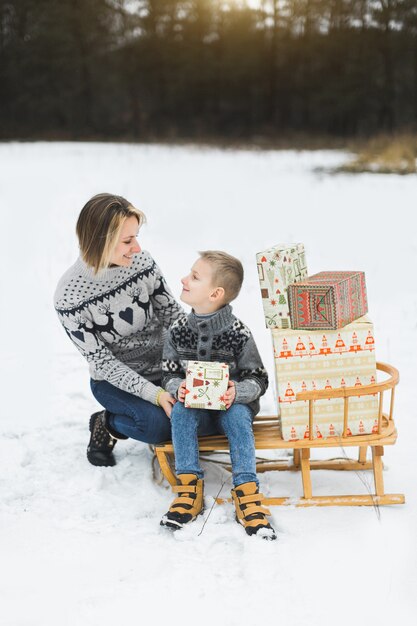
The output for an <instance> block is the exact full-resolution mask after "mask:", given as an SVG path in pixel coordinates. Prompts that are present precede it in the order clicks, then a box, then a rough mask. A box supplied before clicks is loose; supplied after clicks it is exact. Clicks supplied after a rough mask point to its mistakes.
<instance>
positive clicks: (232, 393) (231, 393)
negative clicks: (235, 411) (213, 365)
mask: <svg viewBox="0 0 417 626" xmlns="http://www.w3.org/2000/svg"><path fill="white" fill-rule="evenodd" d="M235 398H236V387H235V383H234V382H233V380H229V383H228V385H227V391H226V393H225V394H224V403H225V405H226V409H230V407H231V406H232V404H233V402H234V401H235Z"/></svg>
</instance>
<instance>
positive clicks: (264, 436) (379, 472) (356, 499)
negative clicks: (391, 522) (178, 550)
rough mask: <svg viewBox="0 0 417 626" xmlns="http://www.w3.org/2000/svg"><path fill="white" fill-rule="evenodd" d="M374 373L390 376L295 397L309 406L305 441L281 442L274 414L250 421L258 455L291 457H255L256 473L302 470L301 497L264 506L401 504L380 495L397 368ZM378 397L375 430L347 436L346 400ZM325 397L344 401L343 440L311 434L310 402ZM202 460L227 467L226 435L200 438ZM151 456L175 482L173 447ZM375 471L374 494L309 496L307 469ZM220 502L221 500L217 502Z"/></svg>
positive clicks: (393, 433)
mask: <svg viewBox="0 0 417 626" xmlns="http://www.w3.org/2000/svg"><path fill="white" fill-rule="evenodd" d="M377 370H378V371H379V372H380V373H384V374H387V375H388V378H386V379H385V380H384V381H383V382H379V383H374V384H371V385H367V386H362V387H360V388H358V387H343V388H338V389H322V390H316V391H304V392H301V393H297V396H296V400H306V401H308V403H309V438H308V439H298V440H295V441H285V440H284V439H283V438H282V437H281V434H280V428H279V418H278V416H267V415H258V416H257V417H256V418H255V421H254V434H255V446H256V450H257V451H261V450H281V449H283V450H288V451H289V452H290V451H291V450H292V451H293V452H292V456H290V457H289V458H284V459H278V460H269V459H260V458H257V466H256V471H257V472H266V471H274V470H286V471H300V472H301V478H302V486H303V495H302V496H301V497H298V496H296V495H295V494H294V495H292V496H286V497H285V496H284V497H278V496H277V497H267V498H265V499H264V503H265V504H269V505H295V506H329V505H333V506H335V505H338V506H360V505H370V506H376V505H385V504H403V503H404V502H405V497H404V494H401V493H397V494H386V493H385V491H384V479H383V462H382V457H383V455H384V447H385V446H389V445H393V444H394V443H395V442H396V440H397V430H396V427H395V424H394V418H393V411H394V395H395V387H396V385H397V384H398V381H399V373H398V370H397V369H396V368H395V367H393V366H391V365H388V364H385V363H377ZM384 393H386V396H387V397H386V398H385V400H386V406H387V407H389V409H388V411H387V412H384ZM374 394H377V395H378V420H377V424H376V425H375V428H374V429H373V432H372V433H371V434H364V435H361V434H359V435H353V436H352V435H350V434H349V428H348V424H349V398H350V397H354V396H366V395H374ZM323 398H343V400H344V414H343V434H342V435H341V436H335V437H328V438H326V439H324V438H322V437H320V438H319V437H317V436H314V429H313V420H314V403H315V401H316V400H319V399H323ZM348 447H349V448H352V447H355V448H357V449H358V451H357V458H356V459H351V458H348V457H347V455H345V456H342V457H339V458H331V459H328V460H312V459H311V458H310V451H311V450H312V449H317V450H319V449H322V448H341V449H342V451H343V453H344V451H345V448H348ZM368 448H370V450H371V460H368V455H367V452H368ZM199 449H200V456H201V458H202V459H203V460H210V461H214V462H218V463H222V464H223V465H224V466H225V467H226V468H228V469H230V460H229V461H227V460H226V461H219V460H216V456H217V459H218V458H219V455H221V456H224V454H225V453H226V454H227V453H228V450H229V447H228V441H227V439H226V437H225V436H222V435H214V436H210V437H200V438H199ZM154 453H155V457H156V459H157V460H158V462H159V466H160V469H161V472H162V475H163V477H164V478H165V479H166V480H167V481H168V483H169V484H170V485H175V484H177V479H176V476H175V472H174V470H173V467H174V462H173V447H172V443H171V442H169V443H163V444H158V445H155V447H154ZM316 469H321V470H355V471H358V470H369V469H372V470H373V478H374V489H375V491H374V493H366V494H363V495H338V496H336V495H328V496H323V495H319V496H313V492H312V482H311V470H316ZM217 501H218V502H219V503H221V502H224V500H223V499H222V498H218V499H217Z"/></svg>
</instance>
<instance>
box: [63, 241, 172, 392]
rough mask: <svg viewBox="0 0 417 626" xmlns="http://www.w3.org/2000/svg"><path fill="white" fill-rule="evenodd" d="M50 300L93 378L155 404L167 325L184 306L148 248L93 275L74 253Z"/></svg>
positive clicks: (158, 389)
mask: <svg viewBox="0 0 417 626" xmlns="http://www.w3.org/2000/svg"><path fill="white" fill-rule="evenodd" d="M54 304H55V309H56V311H57V313H58V316H59V319H60V322H61V324H62V325H63V327H64V329H65V331H66V333H67V335H68V337H69V338H70V339H71V341H72V342H73V343H74V344H75V346H76V347H77V348H78V350H79V351H80V352H81V354H82V355H83V356H84V357H85V358H86V359H87V361H88V363H89V366H90V375H91V377H92V378H94V379H95V380H107V381H108V382H109V383H111V384H112V385H114V386H115V387H118V388H119V389H122V390H123V391H127V392H129V393H131V394H133V395H135V396H139V397H141V398H143V399H144V400H148V401H149V402H152V403H153V404H155V403H156V396H157V394H158V392H159V391H160V389H161V387H160V386H159V384H154V383H153V382H152V381H158V380H160V379H161V360H162V348H163V344H164V340H165V336H166V334H167V329H168V328H169V326H170V324H171V323H172V322H173V321H174V320H176V319H177V318H178V317H179V316H180V315H182V314H183V310H182V308H181V306H180V305H179V304H178V303H177V302H176V300H175V299H174V297H173V295H172V293H171V291H170V290H169V288H168V287H167V284H166V282H165V280H164V278H163V276H162V274H161V271H160V269H159V267H158V266H157V265H156V263H155V261H154V260H153V258H152V257H151V255H150V254H149V252H145V251H142V252H140V253H139V254H135V255H134V257H133V260H132V264H131V265H130V267H119V266H118V267H110V268H107V269H105V270H101V271H99V272H98V274H96V275H94V273H93V270H92V269H91V268H90V267H89V266H87V265H86V264H85V263H84V261H83V260H82V259H81V258H79V259H78V260H77V261H76V263H75V264H74V265H73V266H72V267H70V268H69V269H68V270H67V272H65V274H64V275H63V276H62V278H61V280H60V281H59V283H58V286H57V288H56V291H55V296H54Z"/></svg>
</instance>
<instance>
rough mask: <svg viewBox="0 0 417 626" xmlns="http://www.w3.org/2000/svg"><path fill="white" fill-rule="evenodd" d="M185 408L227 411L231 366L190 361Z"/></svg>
mask: <svg viewBox="0 0 417 626" xmlns="http://www.w3.org/2000/svg"><path fill="white" fill-rule="evenodd" d="M185 380H186V389H185V394H186V395H185V406H186V407H187V408H189V409H212V410H216V411H219V410H220V411H225V410H226V405H225V403H224V394H225V393H226V391H227V386H228V382H229V366H228V365H227V364H226V363H217V362H215V361H213V362H210V361H188V363H187V375H186V379H185Z"/></svg>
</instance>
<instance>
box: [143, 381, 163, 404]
mask: <svg viewBox="0 0 417 626" xmlns="http://www.w3.org/2000/svg"><path fill="white" fill-rule="evenodd" d="M160 391H163V389H162V387H159V386H157V385H154V384H153V383H151V382H148V383H146V385H145V386H144V387H143V391H142V398H143V399H144V400H147V402H151V403H152V404H155V405H156V406H157V402H156V399H157V397H158V394H159V392H160Z"/></svg>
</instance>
